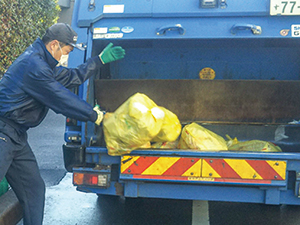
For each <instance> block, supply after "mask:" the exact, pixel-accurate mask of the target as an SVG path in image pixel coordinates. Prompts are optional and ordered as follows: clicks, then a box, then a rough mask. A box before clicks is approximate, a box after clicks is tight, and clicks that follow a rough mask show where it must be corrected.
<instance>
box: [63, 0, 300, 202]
mask: <svg viewBox="0 0 300 225" xmlns="http://www.w3.org/2000/svg"><path fill="white" fill-rule="evenodd" d="M298 7H299V8H300V1H285V2H284V3H283V2H280V1H276V0H263V1H262V0H252V1H251V2H249V1H248V2H247V3H246V2H243V1H240V0H231V1H227V0H191V1H186V0H176V1H171V0H142V1H130V0H121V1H120V0H103V1H93V0H81V1H79V0H76V1H75V6H74V13H73V19H72V27H73V29H74V30H75V31H76V32H77V33H78V36H79V37H78V42H80V43H83V44H84V45H85V46H86V51H84V52H81V51H79V50H74V52H73V53H72V54H71V55H70V57H69V66H70V67H76V66H77V65H78V64H81V63H83V62H84V61H85V60H86V59H87V58H89V57H91V56H95V55H97V54H99V53H100V52H101V51H102V49H103V48H104V47H105V46H106V45H107V44H108V43H110V42H112V43H113V44H114V45H120V46H122V47H123V48H124V49H125V50H126V56H125V58H124V59H122V60H120V61H116V62H113V63H110V64H109V65H105V66H104V67H103V68H102V69H101V71H100V73H99V74H95V75H94V77H92V78H90V79H89V80H88V81H86V82H85V83H84V84H83V85H81V86H80V87H79V88H78V89H77V90H74V91H75V92H76V93H77V94H78V95H79V96H80V97H81V98H83V99H84V100H86V101H87V102H89V103H90V104H91V105H95V104H96V103H97V104H100V106H101V108H102V109H104V110H107V111H109V112H113V111H114V110H115V109H116V108H117V107H118V106H120V104H122V103H123V102H124V101H125V100H126V99H127V98H128V97H130V96H131V95H132V94H134V93H136V92H142V93H145V94H147V95H148V96H149V97H150V98H152V99H153V100H154V101H155V102H156V103H157V104H158V105H161V106H164V107H166V108H168V109H169V110H171V111H173V112H174V113H175V114H176V115H177V116H178V118H179V119H180V121H181V122H182V124H183V125H184V124H188V123H190V122H197V123H199V124H202V125H203V126H205V127H207V128H208V129H210V130H212V131H214V132H216V133H218V134H220V135H221V136H223V137H225V135H226V134H229V135H230V136H231V137H237V138H238V139H239V140H241V141H243V140H265V141H270V142H273V143H275V144H277V145H278V146H280V147H281V149H282V152H280V153H278V152H276V153H264V152H231V151H216V152H205V151H195V150H181V149H147V150H145V149H143V150H142V149H140V150H134V151H132V152H131V153H130V154H128V155H126V156H110V155H109V154H108V152H107V149H106V147H105V142H104V140H103V131H102V127H101V126H100V127H96V126H95V125H94V124H92V123H83V122H80V121H75V120H72V119H69V118H68V119H67V122H66V132H65V141H66V144H65V145H64V146H63V149H64V159H65V165H66V168H67V170H68V171H72V172H73V174H74V184H75V185H76V186H77V190H79V191H83V192H92V193H96V194H101V195H119V196H124V197H149V198H170V199H190V200H208V201H230V202H249V203H264V204H291V205H300V199H299V196H300V193H299V192H300V186H299V183H300V124H299V123H298V120H299V119H300V97H299V94H298V93H299V91H298V90H299V88H300V82H299V78H300V48H299V47H300V39H299V38H300V23H299V18H300V17H299V15H300V13H299V12H298V9H299V8H298ZM291 122H292V123H291ZM280 131H281V132H280ZM280 135H281V136H280ZM158 158H160V159H161V160H165V161H168V160H173V159H176V160H190V161H192V162H194V161H197V162H199V167H196V166H197V165H198V164H197V165H196V164H192V165H193V166H194V169H195V171H196V172H195V173H194V172H191V175H190V176H184V177H183V176H178V175H176V176H160V175H161V174H160V175H157V174H150V175H149V176H144V175H143V174H141V173H138V172H137V173H133V172H132V171H130V170H129V169H128V168H129V166H128V167H126V163H128V162H130V161H132V164H130V165H131V167H132V168H133V166H134V164H136V167H134V168H135V169H136V170H138V168H140V167H141V164H139V165H138V163H137V162H143V161H142V159H143V160H145V161H147V160H154V159H158ZM138 160H139V161H138ZM219 162H220V164H214V163H219ZM231 162H232V163H233V164H234V165H235V166H237V167H236V171H242V172H241V173H243V171H247V170H248V169H249V168H248V169H247V168H246V167H243V166H242V164H243V165H244V166H245V162H247V166H249V165H250V167H251V165H252V167H251V169H253V170H254V172H253V176H252V175H251V176H252V177H247V176H246V175H245V174H239V175H240V179H236V178H235V177H234V176H233V175H229V173H227V172H225V169H224V171H222V166H223V167H224V168H225V164H226V163H228V165H229V164H230V163H231ZM224 163H225V164H224ZM239 163H241V166H240V168H238V167H239ZM266 163H268V164H269V165H270V166H271V170H270V171H271V172H270V174H271V175H270V174H267V175H266V176H265V177H264V176H263V175H262V174H264V173H268V171H269V168H267V167H261V165H265V164H266ZM207 164H211V165H207ZM220 165H221V166H220ZM255 165H257V166H256V167H255ZM226 166H227V164H226ZM131 167H130V168H131ZM260 167H261V168H260ZM212 168H213V169H212ZM226 169H228V167H226ZM273 170H275V172H274V171H273ZM259 171H260V172H259ZM273 172H274V173H273ZM260 173H261V174H260ZM196 174H197V175H196ZM274 174H275V175H274ZM280 175H281V176H280ZM257 176H259V177H260V178H258V177H257ZM279 177H281V178H280V179H279ZM78 179H79V180H80V179H81V180H80V181H79V182H78ZM93 179H94V180H93Z"/></svg>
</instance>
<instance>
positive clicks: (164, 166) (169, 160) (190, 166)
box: [121, 156, 201, 177]
mask: <svg viewBox="0 0 300 225" xmlns="http://www.w3.org/2000/svg"><path fill="white" fill-rule="evenodd" d="M200 172H201V159H199V158H185V157H155V156H123V158H122V163H121V173H122V174H136V175H154V176H192V177H193V176H196V177H198V176H200V175H201V174H200Z"/></svg>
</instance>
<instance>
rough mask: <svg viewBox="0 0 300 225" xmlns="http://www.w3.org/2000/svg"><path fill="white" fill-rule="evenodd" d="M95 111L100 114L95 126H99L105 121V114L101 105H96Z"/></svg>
mask: <svg viewBox="0 0 300 225" xmlns="http://www.w3.org/2000/svg"><path fill="white" fill-rule="evenodd" d="M93 109H94V111H96V113H97V114H98V117H97V119H96V121H95V124H97V125H98V126H99V125H100V124H101V122H102V120H103V114H104V113H103V111H101V110H100V107H99V105H95V107H94V108H93Z"/></svg>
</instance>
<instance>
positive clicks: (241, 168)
mask: <svg viewBox="0 0 300 225" xmlns="http://www.w3.org/2000/svg"><path fill="white" fill-rule="evenodd" d="M121 174H124V175H125V174H127V175H129V174H130V175H132V178H137V179H158V180H193V181H195V180H198V181H219V182H242V183H245V182H246V183H271V182H272V181H275V180H277V181H283V180H285V178H286V162H285V161H275V160H246V159H215V158H211V159H209V158H203V159H202V158H192V157H158V156H123V157H122V159H121Z"/></svg>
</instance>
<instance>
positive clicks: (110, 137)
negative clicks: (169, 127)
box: [103, 93, 165, 155]
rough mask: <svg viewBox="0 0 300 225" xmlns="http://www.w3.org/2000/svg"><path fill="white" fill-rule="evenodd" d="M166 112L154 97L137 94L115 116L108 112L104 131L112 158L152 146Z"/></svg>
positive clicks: (104, 121) (104, 122)
mask: <svg viewBox="0 0 300 225" xmlns="http://www.w3.org/2000/svg"><path fill="white" fill-rule="evenodd" d="M164 118H165V113H164V111H163V110H162V109H161V108H159V107H158V106H157V105H156V104H155V103H154V102H153V101H152V100H151V99H150V98H148V97H147V96H146V95H144V94H141V93H136V94H134V95H133V96H131V97H130V98H129V99H127V101H125V102H124V103H123V104H122V105H121V106H120V107H119V108H118V109H117V110H116V111H115V112H114V113H107V114H106V115H105V117H104V120H103V131H104V137H105V142H106V147H107V149H108V154H109V155H121V154H125V153H129V152H130V151H131V150H134V149H137V148H144V147H145V146H147V147H150V141H151V140H152V139H153V138H154V137H155V136H156V135H157V134H158V133H159V132H160V130H161V127H162V124H163V120H164Z"/></svg>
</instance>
